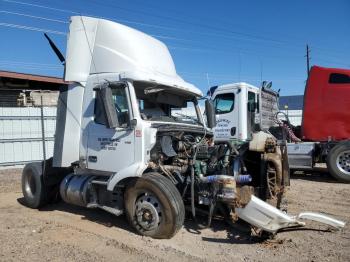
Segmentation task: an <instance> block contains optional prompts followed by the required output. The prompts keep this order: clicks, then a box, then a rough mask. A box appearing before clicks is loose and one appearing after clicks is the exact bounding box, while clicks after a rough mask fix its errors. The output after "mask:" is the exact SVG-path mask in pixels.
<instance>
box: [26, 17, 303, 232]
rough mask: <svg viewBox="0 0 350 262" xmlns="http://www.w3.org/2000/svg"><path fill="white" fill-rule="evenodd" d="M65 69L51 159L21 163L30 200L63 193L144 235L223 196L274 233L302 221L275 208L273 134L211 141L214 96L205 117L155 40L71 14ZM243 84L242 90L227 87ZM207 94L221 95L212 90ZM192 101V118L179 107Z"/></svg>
mask: <svg viewBox="0 0 350 262" xmlns="http://www.w3.org/2000/svg"><path fill="white" fill-rule="evenodd" d="M49 42H50V45H51V46H54V44H53V43H52V41H51V40H49ZM53 49H54V50H55V52H56V54H57V53H58V57H59V58H60V60H61V61H62V60H64V58H63V55H62V54H60V53H59V51H57V48H56V47H55V46H54V48H53ZM64 78H65V80H66V81H68V82H69V83H70V84H69V85H68V88H67V89H66V90H61V92H60V96H59V103H58V109H57V123H56V126H57V129H56V134H55V145H54V155H53V158H52V159H48V160H46V159H44V161H42V162H36V163H30V164H27V165H26V166H25V168H24V169H23V175H22V191H23V195H24V199H25V202H26V204H27V206H29V207H31V208H39V207H41V206H43V205H45V204H48V203H50V202H52V201H55V200H57V198H58V197H60V198H62V199H63V200H64V201H65V202H67V203H69V204H74V205H78V206H83V207H87V208H99V209H103V210H105V211H107V212H110V213H112V214H114V215H121V214H123V213H125V214H126V217H127V219H128V220H129V222H130V224H131V225H132V226H133V227H134V229H135V230H136V231H137V232H138V233H139V234H142V235H146V236H151V237H154V238H170V237H172V236H173V235H174V234H176V232H177V231H178V230H179V229H180V228H181V227H182V225H183V222H184V218H185V206H188V207H189V209H190V210H191V213H192V216H193V217H194V218H195V217H196V214H197V213H198V211H199V210H200V211H202V212H200V213H203V212H204V213H207V214H208V220H207V221H208V222H207V224H206V226H210V223H211V219H212V217H213V215H215V210H217V209H218V208H217V207H218V205H220V206H221V207H222V206H224V208H221V212H222V213H223V214H222V215H223V216H224V217H226V218H227V219H231V220H232V219H233V218H237V217H240V218H242V219H244V220H246V221H247V222H249V223H250V224H252V225H254V226H258V227H260V228H262V229H263V230H264V231H267V232H271V233H275V232H277V231H278V230H279V229H280V228H283V227H287V226H295V225H300V222H299V221H297V220H296V219H295V218H291V217H289V216H287V215H286V214H284V213H283V212H281V211H280V210H279V209H277V208H276V207H279V205H280V200H281V196H282V195H283V192H284V182H283V177H284V176H283V174H284V173H283V159H282V155H281V152H280V150H279V149H278V147H277V145H276V143H274V140H273V137H272V136H265V137H263V136H261V137H256V138H253V139H252V141H250V142H244V143H240V144H239V145H237V144H235V143H234V142H231V141H229V140H226V141H224V140H221V141H215V140H214V139H213V134H212V132H211V130H210V129H211V128H212V127H214V126H215V112H214V107H213V104H212V103H211V102H210V101H209V100H207V101H206V117H207V123H208V126H206V125H205V123H204V121H203V118H202V113H201V111H200V108H199V106H198V101H197V100H198V99H199V98H201V97H202V92H201V91H200V90H199V89H198V88H196V87H195V86H193V85H192V84H190V83H187V82H185V81H184V80H183V79H182V78H181V77H180V76H178V75H177V73H176V70H175V66H174V63H173V60H172V57H171V55H170V53H169V51H168V49H167V47H166V46H165V45H164V44H163V43H162V42H160V41H158V40H156V39H154V38H153V37H150V36H148V35H146V34H144V33H142V32H139V31H137V30H134V29H132V28H129V27H126V26H124V25H121V24H118V23H114V22H111V21H107V20H103V19H96V18H90V17H82V16H75V17H72V18H71V22H70V27H69V35H68V43H67V52H66V58H65V76H64ZM249 90H254V89H249ZM249 90H248V89H247V92H250V91H249ZM240 92H246V91H244V90H243V89H241V91H239V89H237V90H235V91H234V92H233V93H232V94H233V95H234V96H236V97H237V98H239V97H241V94H240ZM256 94H258V92H256ZM247 95H248V93H247ZM244 97H245V96H244ZM256 97H257V95H256ZM242 98H243V96H242ZM256 99H257V98H256ZM214 101H216V102H217V104H219V105H221V102H220V101H219V97H218V98H217V99H216V100H215V98H214ZM254 101H255V102H254V103H255V104H254V105H257V103H258V101H257V100H254ZM187 106H192V107H193V108H194V109H195V111H196V116H195V117H193V116H187V115H184V114H179V113H178V112H179V109H181V108H184V107H187ZM226 108H227V107H226V104H224V106H223V107H222V110H224V111H225V110H226ZM229 113H231V111H227V114H229ZM241 113H242V112H240V111H238V112H237V114H241ZM237 128H238V127H237ZM246 130H248V127H247V128H244V129H242V130H240V129H237V132H238V133H237V135H242V136H243V135H244V134H243V132H246ZM234 135H236V134H234ZM251 144H252V145H253V146H250V145H251ZM256 196H257V197H259V198H261V199H263V200H266V201H271V203H273V204H274V205H275V207H273V206H271V205H269V204H267V203H265V202H264V201H262V200H260V199H259V198H257V197H256ZM231 222H234V221H231Z"/></svg>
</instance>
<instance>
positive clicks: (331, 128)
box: [288, 66, 350, 182]
mask: <svg viewBox="0 0 350 262" xmlns="http://www.w3.org/2000/svg"><path fill="white" fill-rule="evenodd" d="M300 130H301V132H300V134H299V136H300V139H301V141H302V142H297V143H289V144H288V156H289V166H290V169H294V170H297V169H312V168H313V167H314V164H315V163H320V162H326V163H327V167H328V170H329V172H330V174H331V175H332V176H333V177H335V178H336V179H338V180H340V181H343V182H350V70H346V69H336V68H324V67H319V66H313V67H312V68H311V70H310V75H309V78H308V80H307V83H306V87H305V94H304V108H303V120H302V124H301V129H300Z"/></svg>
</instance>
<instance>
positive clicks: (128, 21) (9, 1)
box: [1, 0, 322, 49]
mask: <svg viewBox="0 0 350 262" xmlns="http://www.w3.org/2000/svg"><path fill="white" fill-rule="evenodd" d="M1 1H3V2H8V3H12V4H20V5H28V6H33V7H38V8H45V9H49V10H55V11H60V12H65V13H70V14H75V15H76V14H79V15H80V14H81V13H79V12H76V11H72V10H67V9H61V8H54V7H50V6H45V5H37V4H31V3H26V2H21V1H14V0H1ZM95 5H96V4H95ZM104 5H106V4H104ZM107 6H108V5H107ZM109 6H111V7H112V8H113V7H114V8H118V9H123V10H127V11H129V12H134V13H135V12H136V13H145V14H147V15H151V14H149V13H147V12H141V11H136V10H130V9H127V8H124V7H120V6H115V5H109ZM86 15H88V16H91V17H96V18H103V19H109V20H111V18H106V17H98V16H94V15H90V14H86ZM152 16H154V14H152ZM34 17H35V16H34ZM161 17H162V19H167V20H175V21H181V23H187V24H193V23H191V22H188V21H185V20H180V19H174V18H173V17H172V18H169V17H165V16H161ZM44 19H45V18H44ZM51 20H55V19H51ZM112 20H115V21H117V22H122V23H129V24H137V25H141V26H150V27H154V28H162V29H167V30H176V31H180V32H187V33H191V34H192V33H195V34H201V35H210V36H216V37H223V38H229V39H239V40H243V41H270V42H271V41H272V42H275V43H279V44H283V43H284V44H289V45H290V46H289V47H292V46H291V44H290V42H288V41H287V42H286V41H282V40H276V39H271V38H266V37H259V36H255V35H251V34H247V33H240V32H232V31H228V32H231V33H233V34H240V35H243V36H245V37H253V38H255V39H249V38H248V39H247V38H237V37H234V36H232V35H221V34H217V33H215V34H213V33H208V32H205V33H203V32H199V31H192V30H183V29H177V28H172V27H167V26H159V25H153V24H147V23H141V22H136V21H130V20H120V19H112ZM195 25H196V26H200V27H203V26H204V25H203V24H198V23H195ZM205 28H206V29H208V26H207V25H205ZM209 29H210V26H209ZM218 30H219V31H222V32H225V30H223V29H220V28H219V29H218V28H216V30H215V31H218ZM226 31H227V30H226ZM156 37H159V38H163V39H171V40H179V41H189V42H199V41H194V40H190V39H183V38H177V37H171V36H157V35H156ZM294 46H300V44H294ZM321 49H322V48H321Z"/></svg>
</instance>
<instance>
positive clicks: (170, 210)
mask: <svg viewBox="0 0 350 262" xmlns="http://www.w3.org/2000/svg"><path fill="white" fill-rule="evenodd" d="M124 201H125V210H126V216H127V219H128V221H129V223H130V224H131V225H132V226H133V227H134V228H135V229H136V231H137V232H138V233H139V234H141V235H145V236H150V237H152V238H160V239H161V238H171V237H173V236H174V235H175V234H176V233H177V232H178V231H179V230H180V228H181V227H182V225H183V222H184V219H185V207H184V203H183V200H182V198H181V195H180V193H179V191H178V190H177V188H176V187H175V185H174V184H173V183H172V182H171V181H170V180H169V179H168V178H166V177H163V176H162V175H160V174H159V173H147V174H145V175H144V176H142V177H140V178H137V179H135V180H133V181H132V182H131V183H130V184H129V185H128V186H127V188H126V190H125V195H124Z"/></svg>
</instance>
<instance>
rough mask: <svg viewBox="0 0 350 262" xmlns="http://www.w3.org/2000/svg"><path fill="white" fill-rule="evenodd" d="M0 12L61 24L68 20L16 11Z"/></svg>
mask: <svg viewBox="0 0 350 262" xmlns="http://www.w3.org/2000/svg"><path fill="white" fill-rule="evenodd" d="M0 13H4V14H9V15H17V16H23V17H29V18H35V19H40V20H45V21H50V22H57V23H62V24H69V22H67V21H63V20H58V19H52V18H47V17H42V16H35V15H28V14H23V13H17V12H10V11H0Z"/></svg>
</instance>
